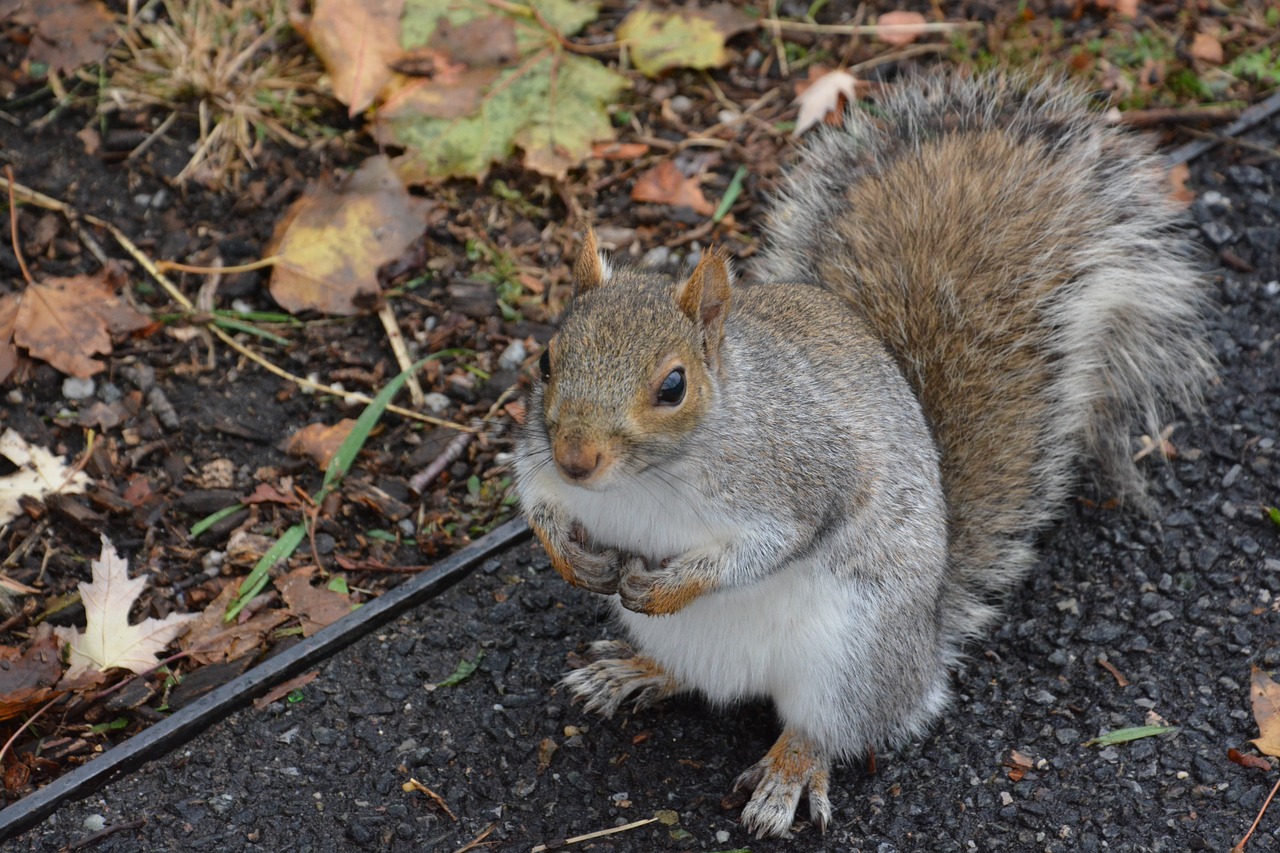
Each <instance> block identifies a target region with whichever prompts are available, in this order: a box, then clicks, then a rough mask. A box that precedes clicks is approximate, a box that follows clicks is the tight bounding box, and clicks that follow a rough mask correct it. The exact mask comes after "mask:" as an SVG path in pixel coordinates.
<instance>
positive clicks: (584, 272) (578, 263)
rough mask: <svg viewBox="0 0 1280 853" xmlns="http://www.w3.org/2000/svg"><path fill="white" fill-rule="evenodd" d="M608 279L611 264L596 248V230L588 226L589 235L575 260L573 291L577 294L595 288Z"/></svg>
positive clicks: (584, 239)
mask: <svg viewBox="0 0 1280 853" xmlns="http://www.w3.org/2000/svg"><path fill="white" fill-rule="evenodd" d="M608 279H609V266H608V264H606V263H605V262H604V258H602V257H600V250H599V249H598V248H596V231H595V229H594V228H588V229H587V236H586V237H585V238H583V240H582V248H581V249H580V250H579V251H578V258H577V260H575V261H574V262H573V293H574V295H575V296H576V295H578V294H580V293H586V292H587V291H588V290H595V289H596V288H597V287H599V286H600V285H602V284H604V283H605V282H606V281H608Z"/></svg>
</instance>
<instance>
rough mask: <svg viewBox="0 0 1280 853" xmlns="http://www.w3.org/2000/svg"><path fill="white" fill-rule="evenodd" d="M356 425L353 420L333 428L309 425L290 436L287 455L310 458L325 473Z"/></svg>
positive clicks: (347, 420) (286, 449) (341, 422)
mask: <svg viewBox="0 0 1280 853" xmlns="http://www.w3.org/2000/svg"><path fill="white" fill-rule="evenodd" d="M355 425H356V422H355V421H354V420H352V419H351V418H343V419H342V420H340V421H338V422H337V423H336V424H334V425H333V426H325V425H324V424H308V425H307V426H304V427H303V428H302V429H300V430H298V431H297V432H295V433H294V434H293V435H291V436H289V438H288V440H287V441H286V442H285V448H284V450H285V453H288V454H289V455H290V456H309V457H311V460H312V461H313V462H315V463H316V465H317V466H319V468H320V470H321V471H325V470H327V469H328V468H329V461H330V460H331V459H333V454H335V453H337V452H338V448H339V447H340V446H341V445H342V442H344V441H346V438H347V436H348V435H350V434H351V429H352V427H354V426H355Z"/></svg>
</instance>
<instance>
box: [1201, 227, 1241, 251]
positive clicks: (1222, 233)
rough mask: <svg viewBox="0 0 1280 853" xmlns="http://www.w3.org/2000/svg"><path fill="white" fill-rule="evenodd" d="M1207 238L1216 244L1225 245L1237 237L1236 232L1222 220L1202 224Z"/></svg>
mask: <svg viewBox="0 0 1280 853" xmlns="http://www.w3.org/2000/svg"><path fill="white" fill-rule="evenodd" d="M1200 230H1201V231H1203V232H1204V236H1205V238H1206V239H1207V240H1208V241H1209V242H1210V243H1213V245H1215V246H1223V245H1226V244H1227V243H1230V242H1231V241H1232V240H1234V239H1235V236H1236V232H1234V231H1232V230H1231V228H1230V226H1227V225H1223V224H1222V223H1221V222H1206V223H1204V224H1203V225H1201V226H1200Z"/></svg>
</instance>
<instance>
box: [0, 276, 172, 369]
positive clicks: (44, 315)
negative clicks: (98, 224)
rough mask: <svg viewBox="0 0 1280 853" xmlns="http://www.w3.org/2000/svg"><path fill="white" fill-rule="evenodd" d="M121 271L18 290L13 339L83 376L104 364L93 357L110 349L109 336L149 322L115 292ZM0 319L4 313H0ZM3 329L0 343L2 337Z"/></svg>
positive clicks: (19, 344) (48, 360) (1, 339)
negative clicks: (19, 291) (0, 314)
mask: <svg viewBox="0 0 1280 853" xmlns="http://www.w3.org/2000/svg"><path fill="white" fill-rule="evenodd" d="M116 276H117V273H116V272H115V271H114V270H111V269H104V270H103V271H102V272H100V273H98V274H97V275H77V276H72V277H70V278H51V279H49V280H47V281H45V282H42V283H37V284H32V285H29V286H28V287H27V289H26V290H24V291H23V292H22V293H20V294H18V300H19V303H18V310H17V313H16V315H15V316H14V318H13V321H12V322H13V341H14V342H15V343H16V344H17V345H18V346H20V347H24V348H26V350H27V351H28V352H29V353H30V354H31V356H32V357H33V358H38V359H40V360H42V361H47V362H48V363H49V364H51V365H53V366H54V367H55V368H57V369H58V370H61V371H62V372H63V373H67V374H70V375H71V376H77V377H79V378H81V379H84V378H87V377H89V376H92V375H93V374H95V373H98V372H100V371H102V370H103V369H105V368H106V364H105V363H104V362H102V361H99V360H97V359H95V358H94V357H93V356H95V355H106V354H107V353H109V352H111V336H112V335H121V334H125V333H127V332H133V331H137V330H138V329H142V328H145V327H146V326H147V325H149V324H150V322H151V321H150V320H149V319H148V318H147V317H146V315H145V314H141V313H139V312H138V311H136V310H135V309H134V308H133V307H132V306H130V305H129V303H127V302H125V301H124V300H123V299H121V298H120V297H119V296H117V295H116V292H115V279H116ZM0 322H3V317H2V316H0ZM2 335H3V329H0V342H2V341H3V337H2Z"/></svg>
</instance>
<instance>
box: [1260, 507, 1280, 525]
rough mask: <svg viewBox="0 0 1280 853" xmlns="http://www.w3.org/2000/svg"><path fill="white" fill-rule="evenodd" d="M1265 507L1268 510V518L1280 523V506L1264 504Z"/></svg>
mask: <svg viewBox="0 0 1280 853" xmlns="http://www.w3.org/2000/svg"><path fill="white" fill-rule="evenodd" d="M1263 509H1265V510H1266V511H1267V518H1269V519H1271V520H1272V521H1273V522H1275V523H1276V524H1280V507H1274V506H1264V507H1263Z"/></svg>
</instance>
